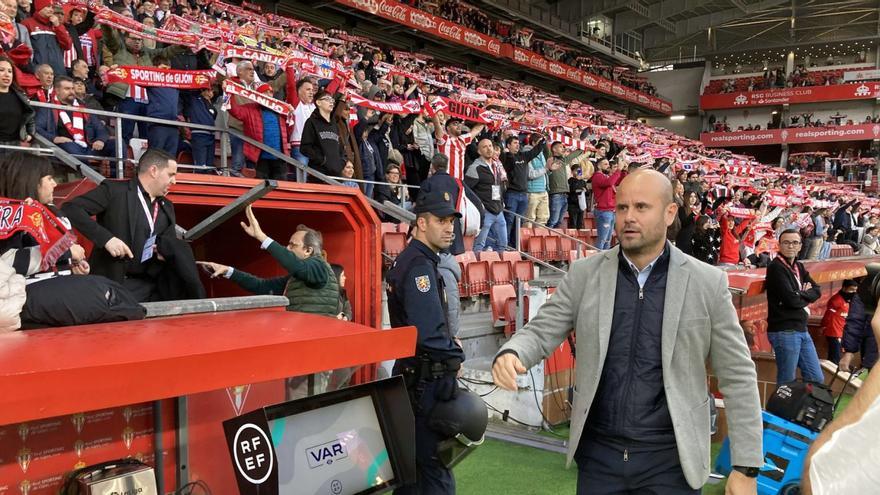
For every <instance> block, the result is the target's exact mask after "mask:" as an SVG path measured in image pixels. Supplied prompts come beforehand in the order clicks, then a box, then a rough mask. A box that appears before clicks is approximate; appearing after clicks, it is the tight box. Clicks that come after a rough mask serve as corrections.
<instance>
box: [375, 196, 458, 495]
mask: <svg viewBox="0 0 880 495" xmlns="http://www.w3.org/2000/svg"><path fill="white" fill-rule="evenodd" d="M452 201H453V198H452V197H451V196H450V194H449V193H448V192H444V191H429V192H426V193H423V194H421V195H419V198H418V201H417V202H416V205H415V208H414V209H413V213H415V214H416V220H415V223H414V224H413V230H412V236H413V239H412V241H410V243H409V245H408V246H407V247H406V249H404V250H403V252H401V253H400V255H398V257H397V260H396V261H395V262H394V265H392V267H391V269H390V270H389V271H388V275H387V277H386V280H387V281H388V312H389V316H390V318H391V326H392V327H399V326H407V325H412V326H415V327H416V328H417V329H418V340H417V343H416V354H415V356H413V357H409V358H404V359H398V360H397V362H396V363H394V374H400V375H403V377H404V379H405V381H406V385H407V390H408V391H409V394H410V400H411V402H412V405H413V411H414V412H415V418H416V467H417V470H418V476H417V478H418V481H417V482H416V484H415V485H410V486H406V487H403V488H401V489H399V490H397V491H395V494H396V495H399V494H404V495H408V494H418V495H432V494H454V493H455V479H454V478H453V477H452V471H451V470H449V469H448V468H446V466H445V465H444V464H443V462H441V461H440V459H439V458H438V456H437V444H438V442H439V441H440V440H443V438H441V435H438V434H437V433H436V432H434V431H432V430H431V429H430V428H428V426H427V424H426V423H427V418H428V416H429V415H430V413H431V410H432V409H433V408H434V404H436V403H437V402H438V401H449V400H452V399H454V398H455V394H456V390H457V384H456V381H457V380H456V378H457V375H458V372H459V369H460V368H461V363H462V361H464V352H463V351H462V349H461V347H460V346H459V345H458V344H457V343H456V342H455V341H454V340H453V337H452V335H450V332H449V327H448V322H447V317H446V296H445V291H444V287H443V278H442V277H441V276H440V275H439V274H438V272H437V264H438V262H439V260H440V258H439V256H438V253H439V252H440V251H441V250H443V249H446V248H448V247H449V245H450V244H452V240H453V237H454V234H453V224H454V223H455V222H457V221H458V218H460V217H461V214H460V213H458V212H457V211H455V207H454V206H453V202H452Z"/></svg>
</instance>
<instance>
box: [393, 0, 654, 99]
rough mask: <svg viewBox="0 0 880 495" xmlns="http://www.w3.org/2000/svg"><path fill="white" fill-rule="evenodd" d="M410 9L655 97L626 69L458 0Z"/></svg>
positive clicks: (422, 1)
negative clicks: (538, 35) (542, 36)
mask: <svg viewBox="0 0 880 495" xmlns="http://www.w3.org/2000/svg"><path fill="white" fill-rule="evenodd" d="M404 3H408V4H409V5H410V6H412V7H415V8H417V9H421V10H424V11H426V12H429V13H431V14H434V15H436V16H439V17H442V18H444V19H448V20H450V21H452V22H454V23H456V24H460V25H462V26H464V27H467V28H469V29H473V30H474V31H477V32H480V33H483V34H486V35H489V36H493V37H495V38H498V39H500V40H501V41H502V42H503V43H510V44H513V45H515V46H519V47H522V48H525V49H527V50H531V51H533V52H535V53H538V54H540V55H542V56H544V57H545V58H547V59H550V60H556V61H558V62H562V63H564V64H567V65H570V66H572V67H577V68H579V69H582V70H584V71H587V72H590V73H592V74H595V75H597V76H601V77H604V78H605V79H609V80H613V81H617V82H619V83H620V84H623V85H624V86H628V87H630V88H633V89H637V90H639V91H642V92H643V93H647V94H649V95H656V94H657V89H656V88H655V87H654V85H652V84H651V83H650V82H648V81H647V80H646V79H645V78H643V77H639V76H637V75H636V73H635V72H634V71H633V70H632V69H629V68H626V67H612V66H611V65H608V64H606V63H603V62H602V61H601V60H599V59H598V58H595V57H591V56H588V55H586V54H585V53H583V51H581V50H577V49H575V48H572V47H569V46H566V45H564V44H562V43H557V42H553V41H550V40H546V39H542V38H539V37H537V36H535V34H534V31H532V30H531V29H529V28H526V27H519V26H517V25H516V24H515V23H513V22H510V21H504V20H500V19H493V18H491V17H489V16H488V15H487V14H486V12H485V11H483V10H482V9H480V8H479V7H475V6H472V5H468V4H467V3H464V2H460V1H459V0H439V1H434V0H411V1H407V2H404Z"/></svg>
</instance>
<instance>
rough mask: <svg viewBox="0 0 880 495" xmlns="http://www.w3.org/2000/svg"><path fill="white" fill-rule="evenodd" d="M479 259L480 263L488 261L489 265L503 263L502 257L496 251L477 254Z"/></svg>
mask: <svg viewBox="0 0 880 495" xmlns="http://www.w3.org/2000/svg"><path fill="white" fill-rule="evenodd" d="M477 258H478V259H479V260H480V261H488V262H489V263H491V262H493V261H501V256H499V255H498V253H497V252H495V251H480V253H479V254H477Z"/></svg>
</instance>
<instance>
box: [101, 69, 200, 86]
mask: <svg viewBox="0 0 880 495" xmlns="http://www.w3.org/2000/svg"><path fill="white" fill-rule="evenodd" d="M216 74H217V73H216V72H214V71H212V70H174V69H158V68H155V67H141V66H129V65H122V66H119V67H116V68H114V69H110V70H109V71H107V73H106V74H105V76H104V77H105V83H106V84H113V83H124V84H128V85H136V86H144V87H159V88H174V89H203V88H210V87H211V84H212V83H213V81H214V78H215V77H216Z"/></svg>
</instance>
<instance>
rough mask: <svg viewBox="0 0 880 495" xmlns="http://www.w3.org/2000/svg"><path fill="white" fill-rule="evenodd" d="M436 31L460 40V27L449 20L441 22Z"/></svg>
mask: <svg viewBox="0 0 880 495" xmlns="http://www.w3.org/2000/svg"><path fill="white" fill-rule="evenodd" d="M437 31H438V32H439V33H440V34H442V35H443V36H447V37H449V38H452V39H454V40H456V41H461V28H460V27H458V26H456V25H455V24H452V23H451V22H446V21H443V22H441V23H440V25H439V26H438V27H437Z"/></svg>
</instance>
